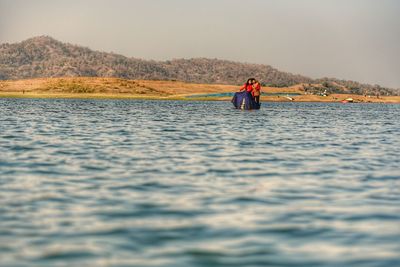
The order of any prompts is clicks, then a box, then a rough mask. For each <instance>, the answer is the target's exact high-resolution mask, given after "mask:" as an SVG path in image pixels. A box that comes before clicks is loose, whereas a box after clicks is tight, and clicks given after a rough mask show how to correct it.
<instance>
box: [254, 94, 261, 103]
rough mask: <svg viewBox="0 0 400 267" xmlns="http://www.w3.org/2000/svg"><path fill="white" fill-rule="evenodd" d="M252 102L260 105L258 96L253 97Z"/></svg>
mask: <svg viewBox="0 0 400 267" xmlns="http://www.w3.org/2000/svg"><path fill="white" fill-rule="evenodd" d="M254 100H255V101H256V102H257V104H260V96H259V95H258V96H255V97H254Z"/></svg>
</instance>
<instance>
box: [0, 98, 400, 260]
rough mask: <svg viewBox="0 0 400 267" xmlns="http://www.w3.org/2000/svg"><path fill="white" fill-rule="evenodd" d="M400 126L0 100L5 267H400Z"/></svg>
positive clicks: (384, 110)
mask: <svg viewBox="0 0 400 267" xmlns="http://www.w3.org/2000/svg"><path fill="white" fill-rule="evenodd" d="M399 118H400V105H380V104H348V105H343V104H317V103H266V104H264V106H263V107H262V109H261V110H260V111H256V112H243V111H238V110H234V109H232V108H231V104H230V103H227V102H174V101H160V102H157V101H123V100H116V101H113V100H61V99H60V100H54V99H53V100H37V99H36V100H35V99H32V100H28V99H0V265H1V266H41V267H42V266H390V267H392V266H400V177H399V175H400V171H399V166H400V156H399V155H400V136H399V131H400V120H399Z"/></svg>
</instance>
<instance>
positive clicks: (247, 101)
mask: <svg viewBox="0 0 400 267" xmlns="http://www.w3.org/2000/svg"><path fill="white" fill-rule="evenodd" d="M232 104H233V105H234V106H235V108H237V109H243V110H252V109H260V104H258V103H257V102H256V101H255V100H254V97H253V96H252V95H251V93H249V92H247V91H243V92H237V93H235V95H234V96H233V98H232Z"/></svg>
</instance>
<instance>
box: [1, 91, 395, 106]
mask: <svg viewBox="0 0 400 267" xmlns="http://www.w3.org/2000/svg"><path fill="white" fill-rule="evenodd" d="M341 96H342V97H341V98H340V99H342V98H343V99H346V98H349V97H351V98H353V99H354V100H355V101H354V102H353V103H349V104H400V97H395V98H397V99H393V98H394V97H391V99H390V100H386V99H385V97H381V98H379V99H376V98H374V99H366V100H360V99H357V98H354V95H344V94H343V95H341ZM358 97H359V98H364V97H363V96H358ZM7 98H12V99H88V100H90V99H94V100H143V101H145V100H154V101H171V100H174V101H186V102H192V101H204V102H207V101H221V102H229V101H230V100H231V98H227V97H195V96H193V95H187V96H178V95H174V96H141V95H124V94H95V93H94V94H85V93H62V94H58V93H15V92H0V99H7ZM292 98H293V101H291V100H288V99H286V98H285V97H276V96H275V97H268V96H267V97H262V98H261V102H264V103H274V102H290V103H341V100H339V99H338V98H336V99H332V98H329V97H318V98H316V97H313V98H307V97H302V96H300V97H292Z"/></svg>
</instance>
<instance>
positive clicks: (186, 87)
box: [0, 77, 400, 103]
mask: <svg viewBox="0 0 400 267" xmlns="http://www.w3.org/2000/svg"><path fill="white" fill-rule="evenodd" d="M238 88H239V86H235V85H218V84H194V83H184V82H178V81H147V80H124V79H118V78H86V77H79V78H41V79H29V80H15V81H10V80H8V81H0V97H1V98H67V99H68V98H71V99H74V98H75V99H138V100H144V99H148V100H186V101H229V100H230V99H231V98H230V97H226V96H225V97H205V96H204V95H206V94H215V93H232V92H235V91H237V90H238ZM263 91H264V92H268V93H274V94H280V95H273V96H271V95H268V96H262V97H261V100H262V101H264V102H288V101H295V102H340V101H342V100H344V99H346V98H352V99H354V101H355V102H361V103H400V96H383V97H370V96H360V95H351V94H332V95H329V96H319V95H311V94H305V92H304V91H303V90H302V86H301V85H297V86H292V87H284V88H276V87H264V88H263ZM293 93H295V94H298V95H296V96H294V97H292V100H290V99H289V98H287V97H285V94H293ZM196 95H199V96H198V97H197V96H196Z"/></svg>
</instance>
